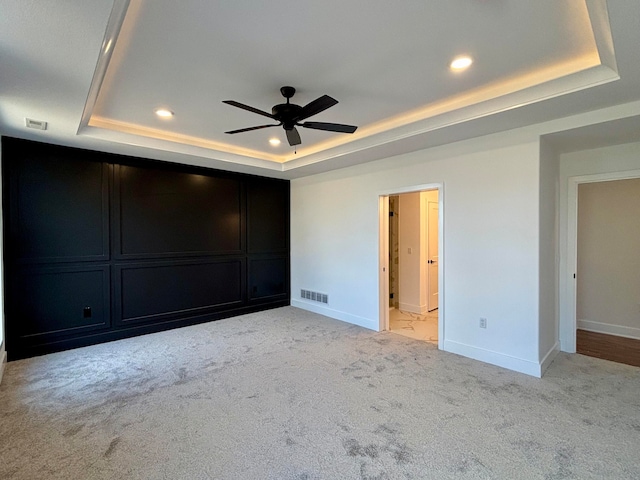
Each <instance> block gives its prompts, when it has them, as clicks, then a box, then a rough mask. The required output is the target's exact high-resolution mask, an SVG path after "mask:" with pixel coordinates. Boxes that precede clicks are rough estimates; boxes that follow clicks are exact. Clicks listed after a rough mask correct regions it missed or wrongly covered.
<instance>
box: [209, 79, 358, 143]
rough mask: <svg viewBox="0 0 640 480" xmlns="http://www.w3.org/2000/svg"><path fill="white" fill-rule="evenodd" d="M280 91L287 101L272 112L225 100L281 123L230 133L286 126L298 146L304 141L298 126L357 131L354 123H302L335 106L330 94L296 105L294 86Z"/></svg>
mask: <svg viewBox="0 0 640 480" xmlns="http://www.w3.org/2000/svg"><path fill="white" fill-rule="evenodd" d="M280 93H282V96H283V97H284V98H286V99H287V103H280V104H278V105H274V107H273V108H272V109H271V113H268V112H265V111H263V110H260V109H257V108H254V107H250V106H249V105H245V104H243V103H240V102H236V101H235V100H223V101H222V103H226V104H227V105H231V106H233V107H237V108H241V109H243V110H247V111H249V112H253V113H257V114H258V115H262V116H264V117H268V118H271V119H272V120H275V121H277V122H279V123H270V124H267V125H258V126H256V127H248V128H241V129H238V130H231V131H229V132H224V133H229V134H235V133H243V132H250V131H251V130H259V129H261V128H268V127H280V126H282V127H283V128H284V131H285V133H286V135H287V140H288V141H289V145H291V146H292V147H293V146H296V145H300V144H301V143H302V140H301V139H300V134H299V133H298V130H297V129H296V127H303V128H311V129H314V130H324V131H327V132H338V133H353V132H355V131H356V129H357V128H358V127H356V126H354V125H344V124H342V123H327V122H304V123H300V122H301V121H303V120H306V119H307V118H309V117H312V116H313V115H317V114H318V113H320V112H323V111H325V110H326V109H328V108H330V107H333V106H334V105H336V104H337V103H338V101H337V100H336V99H335V98H331V97H330V96H329V95H323V96H321V97H318V98H316V99H315V100H314V101H312V102H310V103H308V104H307V105H305V106H304V107H301V106H300V105H296V104H294V103H291V102H290V101H289V100H290V99H291V97H293V96H294V95H295V93H296V89H295V88H293V87H288V86H285V87H282V88H281V89H280Z"/></svg>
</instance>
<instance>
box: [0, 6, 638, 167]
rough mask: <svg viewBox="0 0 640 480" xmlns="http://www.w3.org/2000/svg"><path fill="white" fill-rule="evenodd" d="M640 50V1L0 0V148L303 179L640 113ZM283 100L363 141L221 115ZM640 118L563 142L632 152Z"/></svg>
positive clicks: (244, 114) (567, 146) (558, 139)
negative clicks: (570, 120) (579, 119)
mask: <svg viewBox="0 0 640 480" xmlns="http://www.w3.org/2000/svg"><path fill="white" fill-rule="evenodd" d="M639 45H640V0H610V1H609V2H608V4H607V3H606V2H605V1H604V0H563V1H558V0H536V1H535V2H534V1H522V0H430V1H424V0H404V1H402V2H388V1H382V0H350V1H348V2H345V1H344V0H324V1H323V2H300V1H294V0H272V1H270V2H256V1H255V0H234V1H233V2H205V1H196V0H185V1H182V2H175V1H170V0H153V1H151V0H147V1H143V0H130V1H127V0H116V1H115V2H111V1H105V0H57V1H56V2H46V1H42V0H0V62H1V63H0V65H1V67H0V133H2V134H3V135H10V136H16V137H21V138H31V139H37V140H41V141H48V142H52V143H60V144H65V145H73V146H79V147H85V148H93V149H98V150H104V151H111V152H115V153H124V154H130V155H136V156H145V157H151V158H158V159H161V160H170V161H175V162H183V163H190V164H197V165H204V166H210V167H214V168H226V169H229V170H234V171H245V172H249V173H258V174H262V175H268V176H277V177H282V178H295V177H297V176H301V175H306V174H309V173H315V172H319V171H326V170H328V169H332V168H339V167H341V166H345V165H349V164H353V163H359V162H364V161H369V160H373V159H376V158H381V157H382V156H389V155H395V154H399V153H403V152H406V151H411V150H415V149H418V148H426V147H429V146H434V145H439V144H442V143H447V142H451V141H456V140H462V139H465V138H470V137H474V136H478V135H483V134H489V133H495V132H498V131H502V130H505V129H509V128H516V127H520V126H526V125H530V124H534V123H539V122H544V121H549V120H553V119H557V118H561V117H565V116H568V115H574V114H578V113H582V112H587V111H590V110H596V109H603V108H606V107H610V106H613V105H618V104H623V103H628V102H633V101H636V100H639V99H640V65H639V63H640V62H639V61H638V60H640V56H639V55H638V53H637V52H638V46H639ZM460 54H468V55H470V56H472V57H473V59H474V63H473V65H472V66H471V67H470V68H469V69H468V70H467V71H465V72H458V73H454V72H452V71H451V70H450V69H449V68H448V64H449V62H450V61H451V60H452V59H453V58H454V57H455V56H457V55H460ZM284 85H292V86H294V87H296V89H297V93H296V95H295V96H294V98H293V99H292V101H293V103H298V104H300V105H305V104H306V103H308V102H310V101H312V100H314V99H315V98H317V97H319V96H321V95H323V94H328V95H330V96H332V97H334V98H336V99H337V100H338V101H339V102H340V103H338V104H337V105H336V106H334V107H332V108H330V109H328V110H326V111H324V112H322V113H320V114H318V115H316V116H314V117H312V118H311V119H310V120H313V121H323V122H336V123H346V124H353V125H358V126H359V128H358V131H357V132H356V133H355V134H353V135H348V134H340V133H329V132H321V131H314V130H309V129H299V130H300V135H301V137H302V142H303V143H302V145H300V146H299V147H298V148H297V149H295V150H294V149H293V148H292V147H290V146H289V145H288V144H287V142H286V137H285V135H284V131H283V129H282V128H281V127H278V128H268V129H262V130H256V131H253V132H248V133H241V134H237V135H226V134H225V133H224V132H225V131H227V130H233V129H238V128H243V127H250V126H254V125H261V124H265V123H269V120H267V119H265V118H264V117H261V116H259V115H256V114H253V113H251V112H248V111H244V110H241V109H237V108H234V107H232V106H229V105H226V104H223V103H222V100H236V101H239V102H241V103H244V104H248V105H251V106H253V107H256V108H258V109H260V110H265V111H270V109H271V107H272V106H273V105H275V104H277V103H281V102H283V101H284V99H283V98H282V97H281V96H280V93H279V88H280V87H281V86H284ZM157 107H167V108H169V109H171V110H172V111H174V112H175V116H174V117H173V118H171V119H170V120H161V119H159V118H157V117H156V116H155V115H154V113H153V111H154V109H155V108H157ZM638 114H640V112H636V115H638ZM634 117H635V115H629V119H628V120H617V122H618V123H617V125H615V126H611V125H609V126H607V125H595V126H590V127H589V128H588V129H587V130H581V131H576V130H575V129H572V130H571V131H567V132H566V133H562V132H558V133H554V137H553V142H554V144H556V145H558V148H559V149H560V150H561V151H569V150H571V149H575V148H580V145H585V144H587V143H588V144H589V145H592V144H594V142H595V141H594V140H593V139H596V138H597V139H598V140H597V142H595V143H598V144H603V145H604V144H611V143H612V142H618V143H620V142H625V141H632V140H637V139H640V132H638V129H637V128H636V127H637V125H638V120H637V117H635V118H634ZM25 118H31V119H35V120H43V121H46V122H48V129H47V130H46V131H36V130H32V129H27V128H26V127H25ZM265 120H267V121H265ZM271 137H278V138H280V139H281V140H282V144H281V145H280V146H278V147H272V146H270V145H269V143H268V139H269V138H271ZM596 146H597V145H596Z"/></svg>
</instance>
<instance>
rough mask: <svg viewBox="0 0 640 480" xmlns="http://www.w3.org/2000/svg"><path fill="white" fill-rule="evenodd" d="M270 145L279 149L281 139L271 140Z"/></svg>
mask: <svg viewBox="0 0 640 480" xmlns="http://www.w3.org/2000/svg"><path fill="white" fill-rule="evenodd" d="M269 143H270V144H271V145H273V146H274V147H277V146H278V145H280V139H279V138H270V139H269Z"/></svg>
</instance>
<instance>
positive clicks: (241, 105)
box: [222, 100, 275, 118]
mask: <svg viewBox="0 0 640 480" xmlns="http://www.w3.org/2000/svg"><path fill="white" fill-rule="evenodd" d="M222 103H226V104H227V105H231V106H233V107H238V108H241V109H243V110H248V111H250V112H253V113H257V114H258V115H263V116H265V117H269V118H275V117H274V116H273V115H271V114H270V113H267V112H264V111H262V110H258V109H257V108H253V107H250V106H249V105H245V104H244V103H240V102H236V101H235V100H223V101H222Z"/></svg>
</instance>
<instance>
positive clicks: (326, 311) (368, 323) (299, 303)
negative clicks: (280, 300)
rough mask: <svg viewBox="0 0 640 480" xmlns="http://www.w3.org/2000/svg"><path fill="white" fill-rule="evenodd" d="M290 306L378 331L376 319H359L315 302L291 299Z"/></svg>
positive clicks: (378, 323)
mask: <svg viewBox="0 0 640 480" xmlns="http://www.w3.org/2000/svg"><path fill="white" fill-rule="evenodd" d="M291 306H293V307H297V308H301V309H302V310H308V311H310V312H313V313H319V314H320V315H324V316H325V317H329V318H335V319H336V320H341V321H343V322H347V323H352V324H353V325H358V326H360V327H364V328H368V329H369V330H374V331H376V332H379V331H380V321H379V320H378V319H375V320H371V319H370V318H364V317H359V316H357V315H352V314H350V313H346V312H341V311H340V310H334V309H332V308H329V307H326V306H322V305H320V304H317V303H315V302H308V301H305V300H297V299H293V298H292V299H291Z"/></svg>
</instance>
